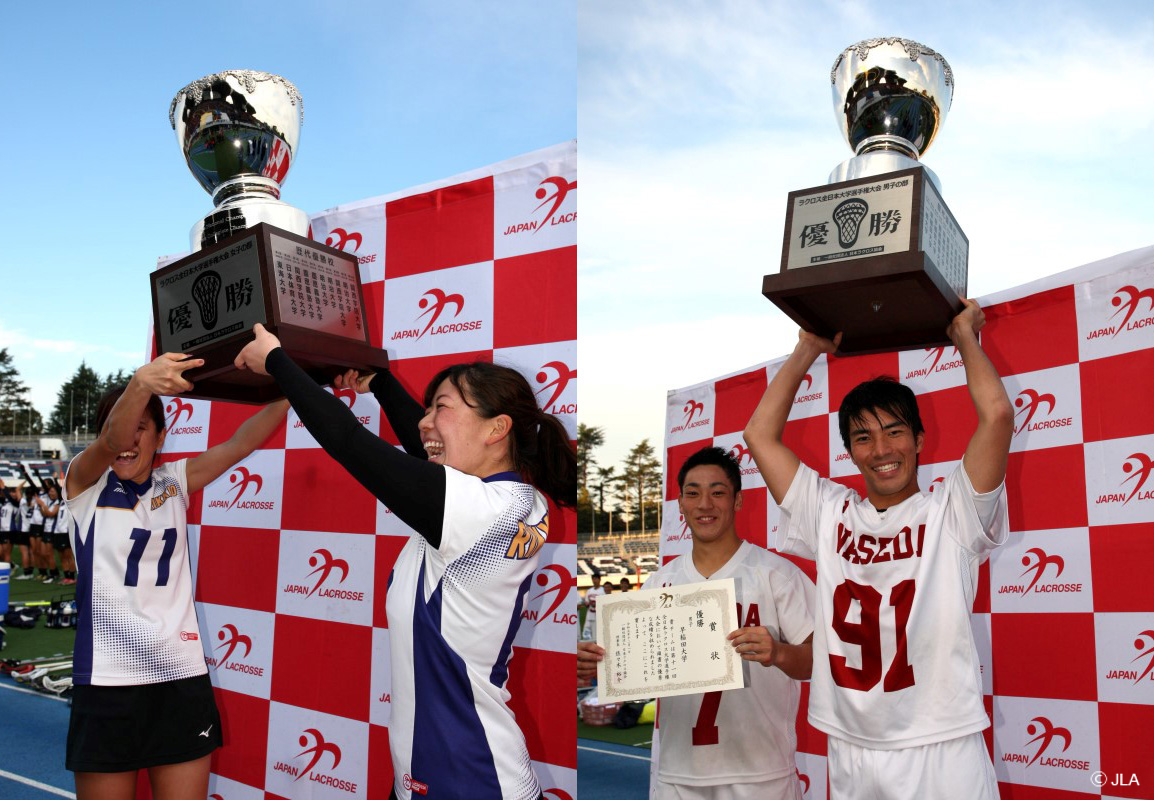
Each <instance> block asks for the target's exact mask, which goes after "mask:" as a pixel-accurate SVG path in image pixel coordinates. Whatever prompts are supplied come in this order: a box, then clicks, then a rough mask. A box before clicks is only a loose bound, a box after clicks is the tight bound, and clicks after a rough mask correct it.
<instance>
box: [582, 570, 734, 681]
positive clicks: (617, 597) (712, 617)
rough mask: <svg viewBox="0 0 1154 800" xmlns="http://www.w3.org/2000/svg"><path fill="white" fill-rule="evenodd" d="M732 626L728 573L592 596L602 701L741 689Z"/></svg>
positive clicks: (731, 589)
mask: <svg viewBox="0 0 1154 800" xmlns="http://www.w3.org/2000/svg"><path fill="white" fill-rule="evenodd" d="M739 627H741V626H740V625H739V624H738V622H737V599H736V594H735V590H734V584H733V579H732V578H724V579H721V580H716V581H705V582H702V583H690V584H686V585H684V586H666V587H662V588H660V589H648V590H645V591H640V592H627V593H623V594H616V593H615V594H607V595H605V596H604V597H600V598H598V600H597V642H598V643H599V644H600V645H601V646H602V647H604V648H605V658H604V659H603V660H602V661H601V662H600V663H599V664H598V665H597V693H598V696H599V697H600V699H601V702H603V703H612V702H619V701H622V700H639V699H643V698H650V697H671V696H673V695H679V694H698V693H700V692H715V691H720V690H723V689H740V688H742V687H743V686H744V685H745V679H744V677H743V675H742V669H741V665H742V661H741V657H740V656H739V655H738V654H737V652H736V651H735V650H734V649H733V647H732V646H731V645H730V644H729V642H728V641H726V639H725V637H726V635H727V634H729V633H731V632H732V631H735V630H737V629H738V628H739Z"/></svg>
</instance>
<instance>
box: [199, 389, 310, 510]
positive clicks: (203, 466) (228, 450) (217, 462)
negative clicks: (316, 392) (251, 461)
mask: <svg viewBox="0 0 1154 800" xmlns="http://www.w3.org/2000/svg"><path fill="white" fill-rule="evenodd" d="M288 407H289V404H288V400H277V401H276V402H275V403H269V404H268V405H267V406H265V407H264V408H262V409H261V410H260V411H259V412H257V413H256V414H254V415H253V416H251V417H249V418H248V419H247V420H245V421H244V423H243V424H242V425H241V426H240V427H239V428H237V429H236V433H234V434H233V435H232V437H231V438H230V439H229V440H228V441H227V442H221V443H220V444H218V445H217V446H216V447H212V448H209V449H208V450H205V451H204V452H203V453H201V454H200V455H198V456H196V457H194V458H191V459H189V461H188V491H189V492H198V491H200V490H201V489H203V488H204V487H205V486H208V484H210V483H212V482H213V481H215V480H216V479H217V478H219V477H220V476H221V475H223V474H224V472H225V470H227V469H228V468H229V467H231V466H232V465H233V464H235V463H237V462H238V461H243V460H244V459H246V458H248V456H249V454H250V453H252V451H253V450H256V449H257V448H258V447H260V446H261V445H262V444H264V443H265V441H266V440H267V439H268V437H269V436H271V435H272V432H273V431H275V430H276V428H277V426H278V425H280V423H281V420H283V419H284V418H285V414H287V413H288Z"/></svg>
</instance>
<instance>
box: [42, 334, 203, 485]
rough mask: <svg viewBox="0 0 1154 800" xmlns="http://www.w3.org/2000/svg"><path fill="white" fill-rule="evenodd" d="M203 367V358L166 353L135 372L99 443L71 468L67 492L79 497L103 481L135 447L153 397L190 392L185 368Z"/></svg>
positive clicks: (118, 401) (73, 461)
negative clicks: (109, 469)
mask: <svg viewBox="0 0 1154 800" xmlns="http://www.w3.org/2000/svg"><path fill="white" fill-rule="evenodd" d="M203 364H204V359H202V358H191V357H190V356H187V355H185V354H183V353H165V354H164V355H162V356H157V358H156V359H154V360H153V361H152V362H151V363H148V364H145V365H144V366H143V367H141V368H140V369H138V370H136V372H135V373H133V375H132V380H130V381H129V382H128V387H127V388H126V389H125V390H124V394H122V395H121V396H120V399H118V400H117V401H116V405H114V406H113V407H112V411H111V412H110V413H109V415H108V419H107V420H105V422H104V427H103V428H101V429H100V434H99V435H98V436H97V437H96V441H95V442H93V443H92V444H90V445H89V446H88V447H86V448H84V449H83V450H82V451H80V454H79V455H77V456H76V458H74V459H72V463H71V464H70V465H69V467H68V475H67V478H66V479H65V489H66V490H67V492H68V496H69V497H76V496H77V495H78V494H80V493H81V492H83V491H84V490H85V489H87V488H88V487H89V486H91V485H92V484H94V483H96V481H97V480H98V479H99V478H100V476H101V475H103V474H104V473H105V471H106V470H107V469H108V468H109V467H110V466H111V465H112V462H113V461H114V460H115V459H116V456H117V454H119V453H123V452H124V451H126V450H131V449H132V448H133V447H135V444H136V428H137V426H138V425H139V424H140V416H141V415H142V414H143V413H144V409H145V407H146V406H147V405H148V398H149V397H151V396H152V395H154V394H166V395H175V394H180V393H181V392H187V391H188V390H189V389H191V388H192V384H191V383H189V382H188V381H187V380H185V379H184V376H183V373H184V371H185V370H186V369H190V368H192V367H199V366H202V365H203Z"/></svg>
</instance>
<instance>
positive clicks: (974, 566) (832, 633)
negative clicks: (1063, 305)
mask: <svg viewBox="0 0 1154 800" xmlns="http://www.w3.org/2000/svg"><path fill="white" fill-rule="evenodd" d="M984 324H985V315H984V314H983V313H982V310H981V309H980V308H979V307H978V305H977V303H975V302H974V301H972V300H966V301H965V308H964V309H963V311H962V312H961V313H960V314H958V316H957V317H956V318H955V319H954V320H953V322H952V323H951V324H950V326H949V329H948V331H947V333H948V335H949V337H950V340H951V341H952V342H953V343H954V346H955V347H956V348H957V350H958V354H959V355H960V356H961V358H962V362H963V363H964V365H965V370H966V384H967V386H968V388H969V392H970V398H971V400H972V401H973V404H974V410H975V411H976V412H977V425H976V427H975V428H974V432H973V434H972V436H971V438H970V441H969V444H968V446H967V447H966V451H965V455H964V456H963V458H962V461H961V463H960V464H959V465H958V466H957V467H955V468H954V469H953V471H952V472H950V473H949V474H948V475H947V476H946V477H945V480H944V481H943V482H942V484H941V485H940V486H938V487H936V488H935V490H934V492H933V493H932V494H931V493H928V492H927V493H922V492H920V491H919V488H918V476H917V466H918V453H919V452H920V451H921V449H922V444H923V442H924V441H925V437H926V434H925V432H924V431H923V428H922V423H921V418H920V416H919V414H918V406H917V399H916V398H915V396H914V394H913V392H912V391H911V390H910V389H909V388H908V387H905V386H902V385H901V384H900V383H898V382H897V381H895V380H893V379H888V378H879V379H875V380H872V381H867V382H865V383H863V384H861V385H859V386H858V387H857V388H855V389H853V390H852V391H851V392H850V393H849V394H848V395H846V397H845V399H844V400H843V401H842V404H841V408H840V409H839V411H838V423H839V427H840V430H841V436H842V441H843V443H844V444H845V447H846V450H847V451H848V453H849V456H850V458H851V459H852V461H853V463H854V465H855V466H856V467H857V468H858V469H859V470H860V471H861V474H862V477H863V478H864V479H865V485H866V498H865V499H864V500H863V499H861V498H859V497H858V495H857V494H856V493H855V492H853V491H852V490H850V489H848V488H846V487H844V486H841V485H839V484H837V483H834V482H832V481H829V480H825V479H823V478H820V477H818V475H817V473H816V472H815V471H814V470H813V469H811V468H810V467H808V466H806V465H804V464H802V463H801V462H800V461H799V460H798V458H797V456H796V455H794V453H793V452H792V451H791V450H790V449H789V448H788V447H786V445H785V444H784V443H783V442H782V431H783V430H784V428H785V422H786V418H787V417H788V415H789V409H790V407H791V406H792V404H793V399H794V395H795V394H796V393H797V389H798V386H799V385H800V383H801V380H802V378H803V377H804V376H805V373H806V371H807V370H808V369H809V367H810V365H812V364H813V362H814V361H815V360H816V359H817V357H818V356H819V355H821V354H823V353H825V354H830V353H833V352H834V351H835V350H836V349H837V344H838V342H839V341H840V338H841V335H840V334H838V335H837V336H835V337H834V338H833V340H832V341H831V340H829V339H823V338H821V337H818V336H815V335H814V334H811V333H806V332H802V333H801V334H800V337H799V341H798V344H797V347H796V348H795V349H794V351H793V354H792V355H791V356H790V357H789V359H787V361H786V362H785V363H784V364H783V365H782V367H781V369H780V370H779V371H778V373H777V375H775V376H774V379H773V380H772V381H771V382H770V385H769V387H768V388H767V389H766V392H765V396H764V397H763V398H762V400H761V403H760V404H759V405H758V407H757V409H756V410H755V411H754V414H753V417H752V418H751V419H750V421H749V425H748V427H746V429H745V439H746V442H748V444H749V448H750V450H751V452H752V454H753V457H754V460H755V461H756V462H757V465H758V468H759V469H760V470H761V474H762V477H763V478H764V479H765V482H766V484H767V485H768V486H769V490H770V492H771V493H772V494H773V497H774V499H775V500H776V501H777V502H778V503H779V504H780V505H781V510H782V517H781V521H780V523H779V528H778V543H777V547H778V549H779V550H781V551H783V552H791V553H795V554H797V555H800V556H803V557H806V558H812V559H815V560H816V562H817V572H818V577H817V601H818V602H817V620H816V623H815V625H814V631H815V634H816V635H815V637H814V646H813V650H814V653H813V656H814V658H813V680H812V684H811V690H810V698H809V721H810V723H811V724H812V725H813V726H814V727H816V728H818V729H819V730H822V731H825V732H826V733H827V734H828V735H829V750H828V754H829V762H828V763H829V775H830V795H831V797H833V798H843V797H854V798H856V797H871V798H879V799H881V798H910V799H911V800H912V798H935V800H937V799H939V798H941V799H944V800H948V799H949V798H966V800H973V799H975V798H977V799H979V800H984V799H986V798H989V799H990V800H993V798H996V797H997V796H998V786H997V780H996V778H995V776H994V771H993V766H992V764H991V763H990V757H989V754H988V752H987V750H986V746H985V742H984V740H983V737H982V734H981V731H983V730H984V729H985V728H986V727H987V726H988V725H989V724H990V722H989V718H988V717H987V715H986V712H985V707H984V705H983V702H982V684H981V674H980V667H979V664H978V657H977V652H976V648H975V645H974V640H973V634H972V631H971V628H970V609H971V608H972V606H973V601H974V594H975V592H976V587H977V581H978V565H979V563H980V562H981V560H983V559H984V558H985V557H986V556H987V555H988V553H989V551H990V550H991V549H993V548H994V547H996V546H998V545H999V544H1002V543H1003V542H1004V541H1005V539H1006V536H1007V535H1008V530H1009V521H1008V517H1007V512H1006V503H1005V497H1004V490H1003V482H1004V479H1005V475H1006V460H1007V455H1008V453H1009V448H1010V437H1011V436H1012V434H1013V418H1014V412H1013V408H1012V407H1011V405H1010V401H1009V398H1008V397H1007V395H1006V391H1005V389H1004V388H1003V387H1002V383H1001V380H1000V379H999V378H998V374H997V372H996V371H995V369H994V366H993V364H991V363H990V360H989V359H988V358H987V357H986V355H985V353H983V352H982V349H981V347H980V345H979V343H978V331H979V330H981V328H982V326H983V325H984Z"/></svg>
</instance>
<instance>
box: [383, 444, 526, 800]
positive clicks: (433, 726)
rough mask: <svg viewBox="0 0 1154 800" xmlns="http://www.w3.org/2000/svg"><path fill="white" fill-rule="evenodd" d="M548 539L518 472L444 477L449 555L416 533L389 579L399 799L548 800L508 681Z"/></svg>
mask: <svg viewBox="0 0 1154 800" xmlns="http://www.w3.org/2000/svg"><path fill="white" fill-rule="evenodd" d="M548 531H549V519H548V507H547V505H546V503H545V499H544V497H542V495H541V494H540V493H539V492H538V491H536V490H535V489H534V488H533V487H531V486H529V485H528V484H525V483H521V482H520V479H519V477H518V476H517V475H516V474H514V473H500V474H498V475H493V476H490V477H488V478H485V479H483V480H482V479H480V478H476V477H473V476H470V475H465V474H463V473H461V472H458V471H457V470H455V469H452V468H449V467H446V468H445V518H444V527H443V530H442V535H441V543H440V547H439V548H436V549H434V548H433V547H432V546H431V545H429V543H428V542H427V541H425V539H424V538H422V537H421V536H418V535H413V536H412V537H411V538H410V539H409V541H408V543H406V544H405V547H404V549H402V550H401V553H400V555H399V556H398V557H397V561H396V564H395V565H394V566H393V573H392V576H391V577H390V579H389V590H388V598H387V602H386V608H387V612H388V617H389V623H390V624H389V628H390V630H389V633H390V639H389V646H390V650H391V666H392V698H393V711H392V720H391V722H390V724H389V748H390V749H391V751H392V758H393V766H394V770H395V776H394V788H395V791H396V793H397V797H398V798H402V800H404V798H409V797H412V796H413V795H414V794H417V795H423V796H426V797H428V798H430V800H435V799H438V798H466V797H467V798H476V797H501V798H506V800H529V799H530V798H537V797H538V796H540V794H541V786H540V784H539V783H538V781H537V778H536V776H535V775H534V773H533V767H532V764H531V762H530V759H529V752H528V749H527V748H526V745H525V737H524V735H523V734H522V733H521V730H520V728H518V727H517V722H516V720H515V719H514V717H513V713H512V712H511V711H510V710H509V708H508V706H507V705H506V704H507V702H508V700H509V692H508V690H507V689H506V688H505V684H506V682H507V681H508V677H509V669H508V664H509V659H510V657H511V656H512V649H513V637H514V636H515V635H516V633H517V628H518V626H519V624H520V621H521V611H522V608H523V602H524V598H525V593H526V592H527V591H528V589H529V584H530V581H531V580H532V577H533V572H534V570H535V569H536V567H537V559H538V554H539V552H540V549H541V545H542V544H544V542H545V538H546V537H547V536H548Z"/></svg>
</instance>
